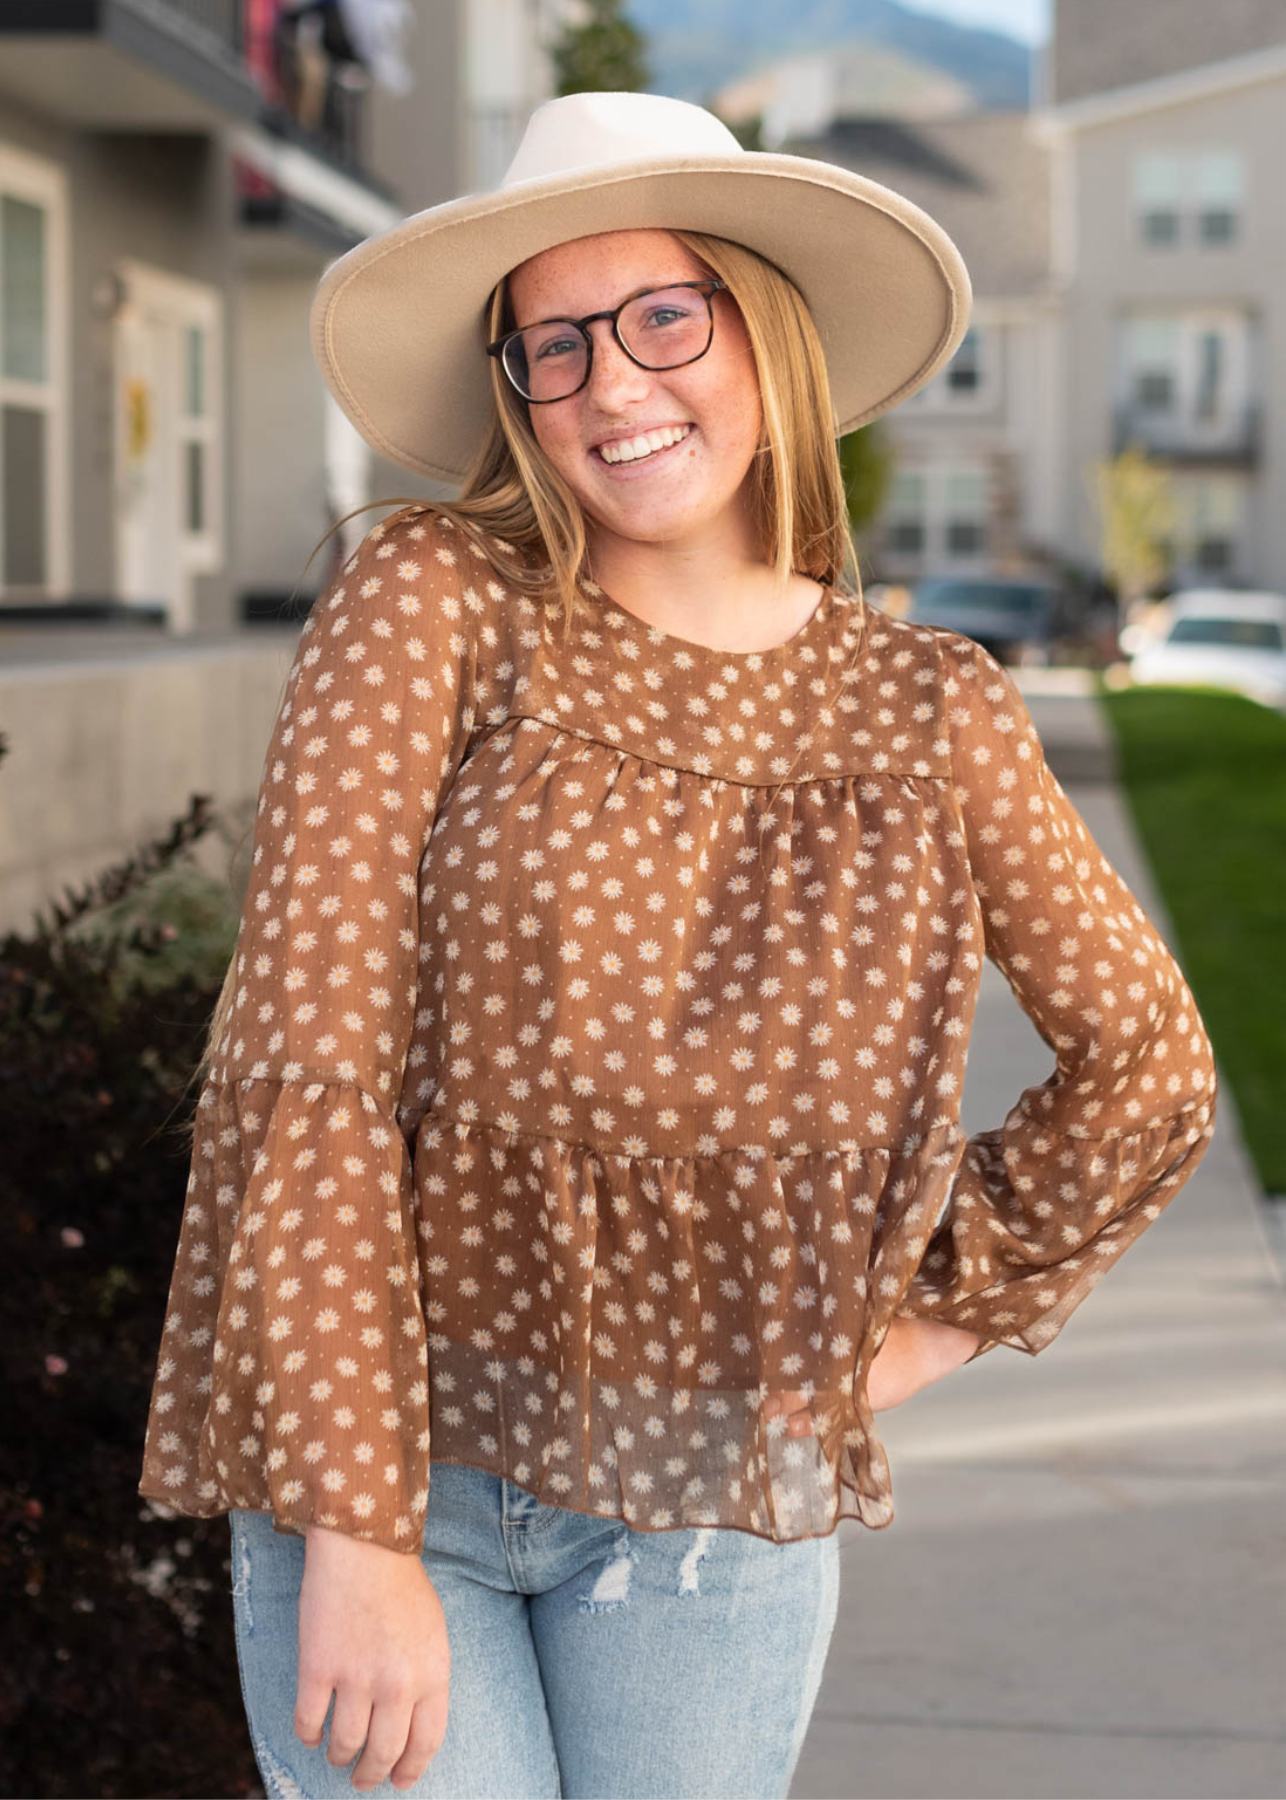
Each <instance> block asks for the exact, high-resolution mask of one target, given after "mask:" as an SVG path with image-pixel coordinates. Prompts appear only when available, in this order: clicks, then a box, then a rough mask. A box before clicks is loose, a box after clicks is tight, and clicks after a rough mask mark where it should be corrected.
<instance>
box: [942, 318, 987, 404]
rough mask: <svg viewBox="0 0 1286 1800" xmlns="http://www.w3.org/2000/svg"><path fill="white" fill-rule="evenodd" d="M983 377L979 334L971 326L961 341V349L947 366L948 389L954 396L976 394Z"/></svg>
mask: <svg viewBox="0 0 1286 1800" xmlns="http://www.w3.org/2000/svg"><path fill="white" fill-rule="evenodd" d="M981 376H982V371H981V366H980V362H979V344H978V333H977V331H976V329H975V328H974V327H973V326H972V325H971V326H970V327H969V329H968V331H966V332H965V334H964V337H963V338H962V339H961V340H960V348H959V349H958V350H957V351H956V353H955V355H954V356H953V357H952V358H951V361H950V362H949V363H948V364H947V388H948V390H949V391H950V392H951V393H953V394H973V393H976V392H977V390H978V387H979V384H980V381H981Z"/></svg>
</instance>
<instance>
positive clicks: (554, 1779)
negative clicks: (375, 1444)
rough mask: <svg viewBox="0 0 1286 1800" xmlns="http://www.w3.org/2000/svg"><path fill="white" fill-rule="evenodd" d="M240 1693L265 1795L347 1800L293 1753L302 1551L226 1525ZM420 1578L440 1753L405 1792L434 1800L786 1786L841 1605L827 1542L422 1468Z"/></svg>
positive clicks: (739, 1795)
mask: <svg viewBox="0 0 1286 1800" xmlns="http://www.w3.org/2000/svg"><path fill="white" fill-rule="evenodd" d="M229 1521H230V1528H231V1537H232V1594H233V1611H234V1619H235V1625H236V1639H237V1661H238V1664H239V1666H240V1671H241V1692H242V1697H243V1699H244V1702H245V1708H246V1717H247V1719H248V1721H249V1725H250V1735H251V1741H252V1743H253V1746H254V1753H255V1758H256V1761H257V1762H258V1765H259V1770H260V1774H261V1775H262V1777H263V1783H264V1789H265V1792H266V1793H267V1794H268V1795H269V1796H270V1797H271V1800H278V1797H279V1796H287V1795H288V1796H292V1797H299V1796H305V1797H306V1800H322V1796H329V1795H344V1796H348V1797H350V1800H351V1796H352V1795H353V1794H355V1792H356V1790H355V1789H354V1788H353V1786H352V1782H351V1779H350V1777H351V1775H352V1773H353V1770H354V1769H355V1768H356V1766H357V1758H356V1757H354V1759H353V1761H352V1762H351V1763H349V1764H348V1765H346V1766H343V1767H338V1768H337V1767H334V1766H332V1764H331V1763H329V1762H328V1761H327V1760H326V1750H327V1747H328V1745H329V1742H330V1724H331V1719H332V1717H333V1712H334V1700H333V1698H332V1701H331V1710H330V1711H328V1713H327V1715H326V1726H325V1729H324V1731H323V1733H322V1741H321V1743H320V1744H319V1745H318V1746H317V1748H316V1749H308V1748H307V1747H306V1746H305V1745H303V1744H301V1743H300V1741H299V1739H298V1738H297V1737H296V1736H295V1729H294V1708H295V1688H296V1679H297V1670H298V1604H299V1589H300V1583H301V1582H302V1580H303V1573H304V1551H305V1541H304V1539H303V1538H301V1537H294V1536H289V1535H287V1534H286V1533H284V1532H279V1531H276V1530H274V1528H273V1523H272V1519H271V1517H270V1515H269V1514H267V1513H260V1512H246V1511H242V1510H240V1509H233V1511H232V1512H231V1513H230V1514H229ZM421 1554H422V1560H423V1563H424V1567H425V1569H426V1571H427V1572H428V1575H429V1578H430V1580H431V1581H432V1583H433V1585H434V1587H435V1588H436V1590H437V1593H438V1596H439V1598H440V1600H441V1602H442V1608H443V1611H444V1613H445V1615H446V1623H447V1636H448V1639H449V1642H450V1646H451V1683H450V1694H449V1702H448V1714H447V1729H446V1736H445V1738H444V1739H443V1741H442V1744H441V1747H440V1748H439V1750H438V1752H437V1754H436V1756H434V1758H433V1759H432V1761H431V1762H430V1763H429V1766H428V1768H427V1769H426V1770H425V1772H424V1775H423V1776H422V1777H421V1779H420V1780H419V1781H418V1782H417V1783H416V1784H415V1786H414V1787H410V1788H402V1789H398V1788H395V1787H394V1786H393V1784H392V1782H390V1781H383V1782H381V1783H380V1785H379V1786H378V1787H375V1788H370V1789H367V1790H366V1791H367V1792H368V1793H369V1794H371V1795H372V1796H374V1795H380V1796H385V1795H396V1794H398V1793H402V1794H405V1795H416V1796H432V1797H433V1800H466V1797H472V1796H478V1797H479V1800H557V1797H558V1796H560V1795H562V1796H566V1797H569V1800H570V1797H572V1796H578V1797H580V1800H591V1797H592V1800H616V1797H618V1796H619V1797H620V1800H625V1797H626V1796H631V1797H638V1800H643V1797H645V1796H656V1797H658V1800H660V1797H661V1796H664V1797H665V1800H683V1797H685V1796H693V1797H694V1800H695V1797H696V1796H701V1800H713V1797H714V1796H719V1795H729V1796H736V1800H749V1797H753V1800H766V1797H770V1796H784V1795H786V1794H787V1792H788V1791H789V1788H790V1782H791V1777H792V1775H793V1773H794V1769H795V1764H796V1762H797V1760H798V1757H799V1752H800V1749H801V1748H802V1746H803V1741H804V1733H805V1731H806V1729H807V1727H808V1721H809V1718H810V1717H811V1715H812V1710H813V1705H814V1702H815V1701H816V1698H817V1691H818V1688H819V1687H820V1685H821V1679H822V1669H823V1665H824V1664H825V1661H826V1653H827V1650H828V1648H829V1646H830V1640H831V1633H832V1630H833V1629H834V1625H835V1616H836V1612H837V1609H838V1603H839V1538H838V1533H837V1532H832V1533H831V1534H830V1536H829V1537H817V1538H804V1539H801V1540H799V1541H798V1542H796V1543H790V1544H775V1543H773V1542H772V1541H771V1540H770V1539H768V1538H759V1537H755V1536H753V1535H752V1534H750V1533H749V1532H745V1531H739V1530H735V1529H733V1528H731V1527H726V1528H724V1529H722V1530H707V1529H704V1528H699V1527H695V1526H694V1527H687V1526H680V1527H675V1528H672V1529H667V1530H659V1531H658V1530H653V1531H643V1530H639V1531H636V1530H634V1529H633V1528H632V1527H630V1526H629V1525H626V1524H624V1523H623V1522H622V1521H621V1520H619V1519H602V1518H598V1517H596V1516H595V1515H593V1514H591V1513H581V1512H572V1511H570V1510H569V1509H567V1508H565V1507H556V1506H547V1505H545V1504H544V1503H543V1502H541V1501H539V1500H537V1499H536V1498H535V1496H534V1495H533V1494H530V1493H528V1492H527V1491H526V1490H525V1489H524V1488H520V1487H518V1486H516V1485H515V1484H514V1483H513V1482H510V1481H507V1480H505V1479H504V1478H503V1477H502V1476H498V1475H492V1474H490V1473H489V1472H488V1471H486V1470H483V1469H475V1468H470V1467H466V1466H464V1465H462V1464H457V1463H441V1462H435V1463H432V1464H431V1465H430V1478H429V1508H428V1517H427V1521H426V1524H425V1530H424V1543H423V1549H422V1553H421Z"/></svg>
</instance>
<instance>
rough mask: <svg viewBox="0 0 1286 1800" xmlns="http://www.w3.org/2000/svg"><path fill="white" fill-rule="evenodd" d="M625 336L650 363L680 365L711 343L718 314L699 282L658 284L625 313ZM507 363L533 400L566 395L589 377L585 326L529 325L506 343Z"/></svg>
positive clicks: (652, 365) (622, 320)
mask: <svg viewBox="0 0 1286 1800" xmlns="http://www.w3.org/2000/svg"><path fill="white" fill-rule="evenodd" d="M620 330H621V337H622V339H623V340H624V342H625V345H626V347H627V348H628V350H629V351H630V353H631V355H633V356H636V357H637V358H638V360H639V361H640V362H641V363H642V364H643V366H644V368H648V369H674V368H677V367H678V366H679V364H680V363H685V362H692V361H694V360H695V359H696V358H697V357H698V356H700V355H701V353H702V352H703V351H704V350H705V349H706V348H707V347H708V345H709V342H710V334H711V331H712V330H713V319H712V315H711V312H710V308H709V307H708V306H707V304H706V298H705V295H704V294H703V293H702V292H701V291H700V289H699V288H683V287H677V288H658V289H656V290H655V291H654V292H652V293H650V294H639V295H637V296H636V297H635V298H634V299H633V300H631V301H630V303H629V305H628V306H626V307H625V309H624V310H623V311H622V313H621V316H620ZM504 355H505V365H506V367H507V368H508V371H509V374H510V376H511V377H512V378H513V380H514V382H515V384H516V386H517V387H518V389H519V391H520V392H521V393H522V394H524V395H525V396H526V397H527V399H528V400H561V399H564V398H565V397H566V396H567V395H568V394H572V393H575V391H576V389H577V388H578V387H579V386H580V384H581V382H582V381H584V379H585V364H586V361H587V357H588V351H587V349H586V345H585V335H584V332H583V331H579V330H577V329H575V328H574V327H573V326H572V324H571V322H570V320H562V319H555V320H553V321H552V322H551V323H548V324H544V325H529V326H528V327H527V329H526V330H525V331H520V332H519V333H518V334H517V336H516V337H512V338H510V340H509V342H508V343H507V344H506V346H505V353H504Z"/></svg>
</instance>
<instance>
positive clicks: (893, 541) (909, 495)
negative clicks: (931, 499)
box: [884, 469, 924, 556]
mask: <svg viewBox="0 0 1286 1800" xmlns="http://www.w3.org/2000/svg"><path fill="white" fill-rule="evenodd" d="M884 517H885V526H884V543H885V547H886V549H887V550H888V551H889V552H890V553H891V554H892V555H895V556H919V555H920V554H921V552H922V551H923V550H924V476H923V474H922V473H921V472H920V471H919V470H918V469H899V470H898V471H897V472H896V474H895V475H894V477H893V481H892V484H891V487H890V492H889V499H888V503H887V505H886V507H885V514H884Z"/></svg>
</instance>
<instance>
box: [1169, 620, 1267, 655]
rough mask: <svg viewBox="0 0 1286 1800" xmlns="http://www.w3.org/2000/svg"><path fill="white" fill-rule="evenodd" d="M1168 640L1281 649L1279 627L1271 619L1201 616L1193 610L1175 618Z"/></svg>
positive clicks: (1185, 642) (1178, 642)
mask: <svg viewBox="0 0 1286 1800" xmlns="http://www.w3.org/2000/svg"><path fill="white" fill-rule="evenodd" d="M1166 642H1167V643H1168V644H1232V645H1235V646H1236V648H1237V649H1239V650H1281V649H1282V648H1283V644H1282V628H1281V626H1280V625H1278V624H1276V623H1275V622H1274V621H1273V620H1272V619H1232V618H1205V617H1202V616H1200V615H1198V614H1196V613H1189V614H1185V615H1184V617H1183V618H1180V619H1176V620H1175V622H1174V624H1173V625H1172V626H1171V628H1170V633H1169V636H1168V637H1167V638H1166Z"/></svg>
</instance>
